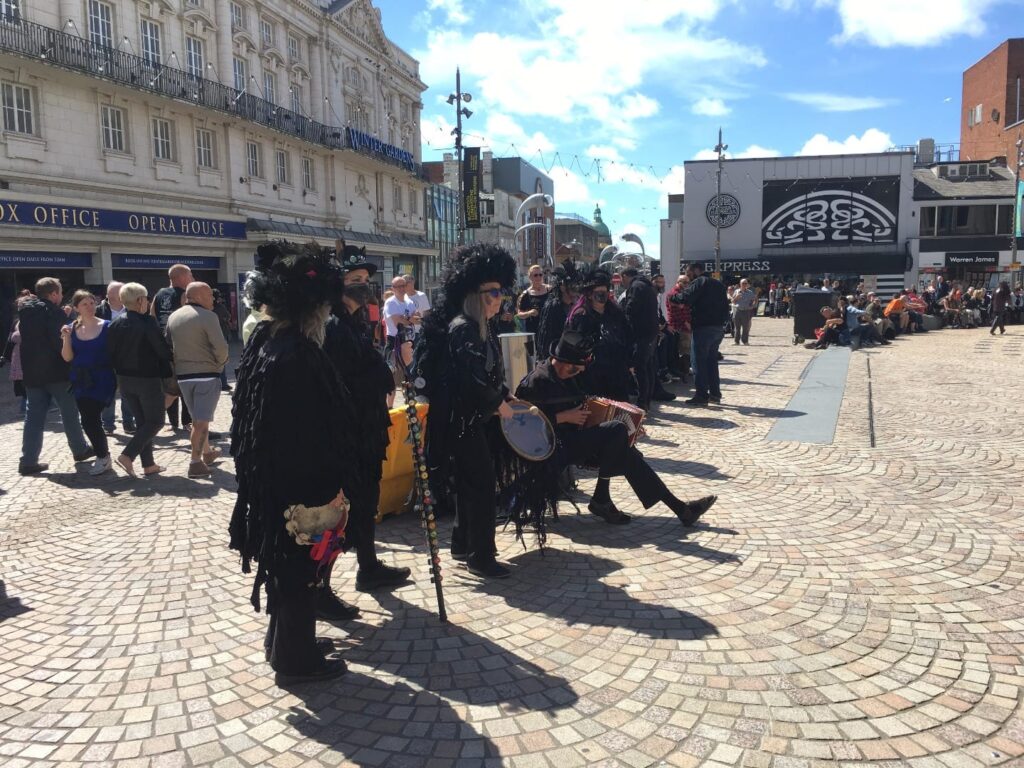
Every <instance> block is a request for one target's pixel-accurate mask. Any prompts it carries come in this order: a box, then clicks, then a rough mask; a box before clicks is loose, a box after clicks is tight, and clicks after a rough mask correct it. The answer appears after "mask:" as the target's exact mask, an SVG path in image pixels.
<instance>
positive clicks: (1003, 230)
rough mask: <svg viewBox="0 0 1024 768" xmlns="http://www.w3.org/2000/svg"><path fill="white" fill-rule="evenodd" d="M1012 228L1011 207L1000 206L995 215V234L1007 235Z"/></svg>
mask: <svg viewBox="0 0 1024 768" xmlns="http://www.w3.org/2000/svg"><path fill="white" fill-rule="evenodd" d="M1012 226H1013V206H1012V205H1000V206H999V211H998V212H997V214H996V234H997V235H1008V234H1010V229H1011V227H1012Z"/></svg>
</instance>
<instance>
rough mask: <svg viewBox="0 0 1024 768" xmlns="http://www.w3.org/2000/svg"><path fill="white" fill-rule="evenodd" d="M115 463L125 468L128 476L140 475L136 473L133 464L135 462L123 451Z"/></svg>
mask: <svg viewBox="0 0 1024 768" xmlns="http://www.w3.org/2000/svg"><path fill="white" fill-rule="evenodd" d="M114 463H115V464H117V466H119V467H120V468H121V469H123V470H124V472H125V474H126V475H128V477H138V475H136V474H135V467H134V466H133V464H134V462H133V461H132V460H131V459H129V458H128V457H127V456H125V455H124V454H123V453H122V454H121V455H120V456H118V457H117V458H116V459H115V460H114Z"/></svg>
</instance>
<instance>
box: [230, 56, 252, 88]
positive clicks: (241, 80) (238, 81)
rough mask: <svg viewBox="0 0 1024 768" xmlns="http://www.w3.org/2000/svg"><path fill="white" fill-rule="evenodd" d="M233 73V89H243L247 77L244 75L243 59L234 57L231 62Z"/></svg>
mask: <svg viewBox="0 0 1024 768" xmlns="http://www.w3.org/2000/svg"><path fill="white" fill-rule="evenodd" d="M233 68H234V74H235V90H236V91H244V90H245V86H246V85H247V83H248V78H247V77H246V76H245V59H235V60H234V62H233Z"/></svg>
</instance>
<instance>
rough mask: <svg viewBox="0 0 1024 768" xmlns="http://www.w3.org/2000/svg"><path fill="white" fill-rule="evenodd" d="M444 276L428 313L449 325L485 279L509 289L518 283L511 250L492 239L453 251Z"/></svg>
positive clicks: (434, 318) (432, 318)
mask: <svg viewBox="0 0 1024 768" xmlns="http://www.w3.org/2000/svg"><path fill="white" fill-rule="evenodd" d="M441 280H442V282H441V295H440V297H439V298H438V301H437V303H436V305H435V309H434V310H433V311H432V312H431V313H430V314H429V315H427V317H428V318H430V319H431V320H433V321H434V322H439V323H443V324H444V327H445V328H447V327H448V323H450V322H451V321H452V320H454V319H455V317H456V316H457V315H458V314H459V313H460V312H462V303H463V302H464V301H465V299H466V296H467V295H469V292H470V291H474V290H476V289H477V288H479V287H480V286H481V285H483V284H484V283H498V284H499V285H500V286H501V287H502V288H504V289H506V290H508V289H510V288H511V287H512V286H513V285H515V281H516V262H515V259H513V258H512V255H511V254H509V252H508V251H506V250H505V249H504V248H501V247H499V246H497V245H494V244H492V243H473V244H472V245H464V246H461V247H459V248H457V249H456V250H455V252H454V253H452V257H451V259H450V260H449V261H448V264H447V265H446V266H445V270H444V275H443V276H442V278H441ZM439 310H440V311H439Z"/></svg>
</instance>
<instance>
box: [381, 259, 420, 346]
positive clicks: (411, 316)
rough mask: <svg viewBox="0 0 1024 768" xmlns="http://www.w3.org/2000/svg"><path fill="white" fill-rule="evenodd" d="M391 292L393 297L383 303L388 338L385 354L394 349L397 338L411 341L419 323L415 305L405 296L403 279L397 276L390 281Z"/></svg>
mask: <svg viewBox="0 0 1024 768" xmlns="http://www.w3.org/2000/svg"><path fill="white" fill-rule="evenodd" d="M391 290H392V291H393V292H394V294H395V295H394V296H392V297H391V298H390V299H388V300H387V301H385V302H384V326H385V329H386V331H387V336H388V340H387V345H386V346H385V348H384V351H385V352H386V353H390V352H391V351H392V350H393V349H394V348H395V346H396V344H397V343H398V338H399V336H401V337H402V339H403V341H409V340H411V339H412V337H413V336H414V335H415V332H416V331H415V329H416V327H417V326H418V325H419V323H420V315H419V313H418V312H417V309H416V303H415V302H414V301H413V300H412V299H410V298H409V297H408V296H406V282H405V278H404V277H402V276H401V275H399V276H398V277H396V278H395V279H394V280H392V281H391Z"/></svg>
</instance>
